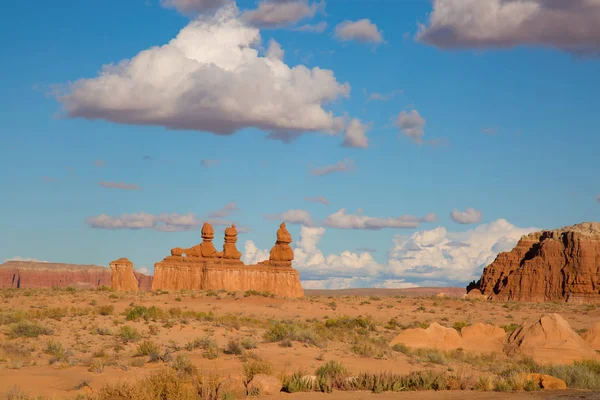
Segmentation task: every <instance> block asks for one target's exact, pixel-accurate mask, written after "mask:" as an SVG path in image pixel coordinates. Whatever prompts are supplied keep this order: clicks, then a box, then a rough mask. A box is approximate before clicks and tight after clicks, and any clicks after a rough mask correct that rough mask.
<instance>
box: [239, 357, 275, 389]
mask: <svg viewBox="0 0 600 400" xmlns="http://www.w3.org/2000/svg"><path fill="white" fill-rule="evenodd" d="M272 371H273V366H272V365H271V363H269V362H268V361H264V360H250V361H247V362H245V363H244V384H245V385H247V384H248V383H249V382H250V381H251V380H252V378H254V375H258V374H265V375H271V372H272Z"/></svg>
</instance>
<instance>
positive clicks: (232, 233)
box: [223, 224, 242, 260]
mask: <svg viewBox="0 0 600 400" xmlns="http://www.w3.org/2000/svg"><path fill="white" fill-rule="evenodd" d="M236 242H237V229H235V224H234V225H231V227H229V228H227V229H225V244H223V258H226V259H232V260H239V259H240V258H241V257H242V253H240V252H239V251H238V249H237V247H235V243H236Z"/></svg>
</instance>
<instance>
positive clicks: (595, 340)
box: [581, 321, 600, 351]
mask: <svg viewBox="0 0 600 400" xmlns="http://www.w3.org/2000/svg"><path fill="white" fill-rule="evenodd" d="M581 337H582V338H583V340H585V341H586V342H588V344H589V345H590V346H592V348H593V349H594V350H596V351H600V321H597V322H594V325H592V327H591V328H590V329H588V330H587V331H585V332H584V333H582V334H581Z"/></svg>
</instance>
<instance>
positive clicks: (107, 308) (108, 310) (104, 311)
mask: <svg viewBox="0 0 600 400" xmlns="http://www.w3.org/2000/svg"><path fill="white" fill-rule="evenodd" d="M113 312H115V306H113V305H112V304H108V305H104V306H100V307H98V314H100V315H112V314H113Z"/></svg>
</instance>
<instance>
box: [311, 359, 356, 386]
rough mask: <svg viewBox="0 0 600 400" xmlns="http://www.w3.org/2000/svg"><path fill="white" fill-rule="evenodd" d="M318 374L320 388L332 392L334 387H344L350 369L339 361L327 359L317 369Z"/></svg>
mask: <svg viewBox="0 0 600 400" xmlns="http://www.w3.org/2000/svg"><path fill="white" fill-rule="evenodd" d="M316 375H317V385H318V387H319V390H321V391H322V392H325V393H331V391H332V390H333V389H343V388H344V385H345V382H346V378H347V377H348V371H347V370H346V367H344V366H343V365H342V364H341V363H339V362H337V361H327V362H326V363H325V364H323V365H321V366H320V367H319V368H318V369H317V371H316Z"/></svg>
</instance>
